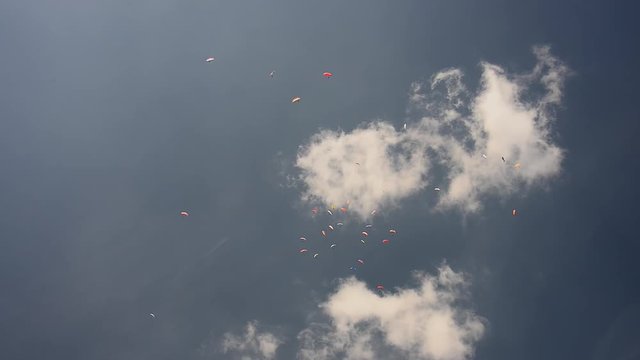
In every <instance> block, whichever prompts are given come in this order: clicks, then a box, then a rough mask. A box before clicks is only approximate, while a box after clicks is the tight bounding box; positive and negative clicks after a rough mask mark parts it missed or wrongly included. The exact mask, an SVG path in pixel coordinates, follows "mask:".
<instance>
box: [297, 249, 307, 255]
mask: <svg viewBox="0 0 640 360" xmlns="http://www.w3.org/2000/svg"><path fill="white" fill-rule="evenodd" d="M307 251H309V250H307V249H300V250H299V251H298V252H299V253H300V254H304V253H306V252H307Z"/></svg>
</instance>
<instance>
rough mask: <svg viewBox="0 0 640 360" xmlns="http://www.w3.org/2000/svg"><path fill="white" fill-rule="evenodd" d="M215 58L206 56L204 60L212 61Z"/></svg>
mask: <svg viewBox="0 0 640 360" xmlns="http://www.w3.org/2000/svg"><path fill="white" fill-rule="evenodd" d="M213 60H215V58H214V57H208V58H206V59H205V60H204V61H206V62H208V63H210V62H212V61H213Z"/></svg>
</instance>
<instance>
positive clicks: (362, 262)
mask: <svg viewBox="0 0 640 360" xmlns="http://www.w3.org/2000/svg"><path fill="white" fill-rule="evenodd" d="M356 261H357V262H358V263H359V264H360V265H364V260H362V259H358V260H356Z"/></svg>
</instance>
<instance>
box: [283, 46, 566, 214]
mask: <svg viewBox="0 0 640 360" xmlns="http://www.w3.org/2000/svg"><path fill="white" fill-rule="evenodd" d="M533 52H534V54H535V56H536V58H537V63H536V65H535V67H534V69H533V70H532V71H531V72H530V73H527V74H519V75H510V74H508V73H507V72H505V70H503V69H502V68H501V67H499V66H496V65H492V64H488V63H482V64H481V69H482V81H481V86H480V88H479V90H478V91H476V92H475V93H473V94H471V93H470V92H469V91H468V90H467V88H466V87H465V86H464V84H463V81H462V79H463V73H462V71H460V70H459V69H447V70H445V71H442V72H440V73H438V74H436V75H434V76H433V77H432V81H431V84H430V86H429V87H428V88H429V89H430V92H429V93H426V92H425V90H424V88H425V87H424V86H423V85H422V84H419V83H414V84H412V86H411V93H410V96H409V99H410V104H411V108H412V109H413V110H414V113H415V112H417V113H418V114H419V115H420V116H419V117H420V119H419V120H417V121H416V122H414V123H410V124H408V128H407V130H406V131H402V130H400V131H396V130H395V129H394V127H393V126H392V125H391V124H389V123H386V122H382V121H378V122H374V123H371V124H369V125H367V126H364V127H360V128H358V129H355V130H353V131H352V132H349V133H345V132H335V131H322V132H320V133H318V134H316V135H315V136H313V137H312V138H311V141H310V142H309V143H308V144H306V145H305V146H302V147H301V149H300V151H299V153H298V158H297V161H296V166H297V167H298V169H300V171H301V175H300V179H301V180H302V182H303V183H304V185H305V187H306V191H305V192H304V194H303V198H304V199H305V200H310V201H320V202H323V203H325V204H326V205H330V204H335V205H339V204H344V203H346V202H347V201H350V209H351V210H352V212H355V213H356V214H358V215H359V216H361V217H366V216H367V215H368V214H369V212H370V211H371V210H373V209H376V208H379V207H382V206H393V205H396V203H397V202H398V201H399V200H401V199H403V198H406V197H408V196H410V195H412V194H414V193H416V192H418V191H420V190H421V189H423V188H425V187H426V186H427V185H428V184H429V183H430V182H434V181H436V179H437V177H438V176H441V177H442V179H438V180H439V183H438V184H433V185H434V186H438V187H440V188H442V190H443V191H442V194H441V197H440V200H439V203H438V206H439V207H440V208H451V207H455V208H458V209H461V210H463V211H468V212H472V211H476V210H478V209H479V208H481V200H482V198H483V197H484V196H486V195H498V196H505V195H509V194H512V193H514V192H516V191H521V190H526V189H527V188H528V187H530V186H532V185H535V184H538V183H541V182H543V181H545V180H546V179H549V178H551V177H553V176H554V175H557V174H558V173H559V171H560V165H561V161H562V158H563V151H562V150H561V149H560V148H559V147H558V146H557V145H556V144H554V143H553V141H552V138H551V129H550V126H551V124H552V120H553V111H552V110H553V106H557V105H559V104H560V101H561V98H562V88H563V83H564V79H565V78H566V76H567V74H568V69H567V67H566V66H564V65H563V64H562V63H561V62H560V61H559V60H558V59H556V58H555V57H553V56H552V55H551V54H550V51H549V48H548V47H535V48H534V49H533ZM536 86H538V88H540V86H541V87H542V89H543V93H542V94H537V96H536V93H535V91H534V89H535V87H536ZM482 154H486V156H487V159H484V158H483V156H482ZM502 157H504V158H505V160H506V162H505V163H503V161H502V160H501V158H502ZM356 162H358V163H359V164H360V165H356V164H355V163H356ZM516 164H519V165H516ZM436 165H438V167H439V168H442V169H443V170H444V175H443V176H442V174H436V171H435V170H434V169H436Z"/></svg>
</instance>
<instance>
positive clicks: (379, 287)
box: [376, 285, 384, 290]
mask: <svg viewBox="0 0 640 360" xmlns="http://www.w3.org/2000/svg"><path fill="white" fill-rule="evenodd" d="M376 289H378V290H384V286H382V285H376Z"/></svg>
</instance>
